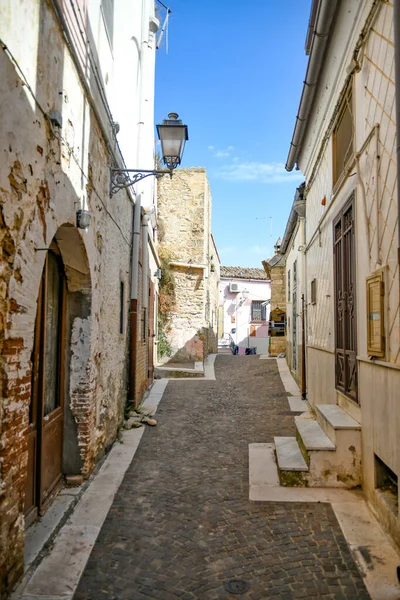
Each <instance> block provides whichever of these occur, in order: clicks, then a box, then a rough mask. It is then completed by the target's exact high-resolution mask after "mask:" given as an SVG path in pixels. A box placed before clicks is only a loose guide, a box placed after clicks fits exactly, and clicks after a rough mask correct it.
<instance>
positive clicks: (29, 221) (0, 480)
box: [0, 0, 132, 597]
mask: <svg viewBox="0 0 400 600" xmlns="http://www.w3.org/2000/svg"><path fill="white" fill-rule="evenodd" d="M29 1H30V0H26V2H24V3H23V6H22V4H21V3H11V2H9V3H8V6H9V8H10V15H11V13H12V19H13V20H12V22H13V23H18V22H21V18H22V12H23V11H28V12H29V10H30V8H31V9H32V10H31V12H32V14H33V13H35V14H36V12H37V11H36V8H37V6H38V4H37V2H35V1H34V0H32V2H31V4H29ZM26 14H28V13H26ZM39 28H40V31H39ZM40 32H41V33H40ZM30 33H31V34H32V39H33V37H35V39H36V40H38V43H39V46H38V48H37V52H36V50H35V56H36V54H37V55H38V63H37V65H36V62H35V61H34V63H35V68H36V66H37V67H38V68H40V77H39V76H38V74H39V71H38V72H36V71H35V70H34V68H33V67H32V65H33V63H32V62H31V57H30V53H29V50H27V47H26V45H25V39H24V35H25V33H24V31H23V28H22V29H21V28H16V29H15V30H13V31H12V32H11V33H10V30H7V27H5V28H4V34H5V35H6V36H7V40H6V41H7V45H8V47H9V48H10V51H11V52H13V54H14V55H15V56H16V58H17V59H18V62H19V64H20V67H21V69H22V71H23V72H24V74H25V75H26V77H27V78H28V80H29V83H30V84H31V87H32V89H34V90H35V94H36V96H37V98H39V99H40V102H41V106H42V107H45V109H46V110H47V108H48V107H54V108H57V109H59V110H60V112H62V115H63V125H62V127H61V128H60V129H58V128H53V130H52V128H51V127H50V126H49V122H48V120H47V119H46V117H45V116H44V115H43V114H42V112H41V110H40V109H39V107H38V105H37V104H35V101H34V100H33V98H32V96H31V95H30V94H29V90H28V88H27V86H25V85H24V84H23V82H22V79H21V77H20V73H19V72H18V71H17V70H16V67H15V65H14V64H13V62H12V60H11V59H10V57H9V56H8V55H7V53H6V51H5V50H4V49H3V48H2V49H0V70H1V72H2V86H3V87H2V94H3V102H2V104H1V106H0V112H1V111H3V112H2V114H0V152H1V155H2V161H1V163H0V351H1V354H0V596H1V597H3V595H4V594H5V593H6V592H8V591H9V590H10V589H11V587H12V586H13V584H14V583H15V582H16V581H17V579H18V577H19V576H20V574H21V572H22V569H23V545H24V487H25V481H26V476H27V431H28V419H29V403H30V397H31V387H30V386H31V363H30V359H31V353H32V347H33V338H34V328H35V318H36V310H37V298H38V290H39V287H40V281H41V277H42V272H43V265H44V263H45V258H46V251H45V249H46V248H48V247H49V246H50V243H51V242H52V240H53V239H55V240H56V242H57V244H58V246H59V249H60V253H61V256H62V260H63V263H64V269H65V274H66V279H67V307H68V310H67V312H68V316H67V325H68V332H67V344H66V345H67V349H66V351H67V354H68V356H67V362H69V364H72V367H71V368H68V369H66V398H65V403H66V407H67V409H68V410H69V411H70V415H69V416H70V420H71V423H72V424H73V426H74V428H75V430H76V429H77V431H78V434H77V436H76V434H75V440H74V443H75V445H76V452H77V456H78V459H79V464H80V472H81V473H82V474H83V475H85V476H87V475H88V474H89V473H90V471H91V470H92V468H93V465H94V464H95V462H96V460H97V458H98V457H99V456H100V455H101V454H102V453H103V452H104V449H105V448H106V447H107V446H108V445H110V444H111V443H112V442H113V440H114V439H115V436H116V433H117V430H118V427H119V426H120V424H121V421H122V417H123V405H124V403H125V400H126V381H127V341H128V336H127V331H125V332H124V333H123V334H120V332H119V326H118V324H119V310H118V309H117V310H116V307H118V306H119V283H120V281H121V280H122V281H124V282H125V283H126V287H127V288H128V287H129V271H130V240H131V234H132V232H131V226H132V204H131V202H130V200H129V199H128V198H127V197H126V195H124V193H123V192H122V193H120V194H119V197H118V201H116V200H115V199H113V200H112V201H111V200H110V198H109V172H108V165H109V164H110V157H109V154H108V150H107V147H106V145H105V142H104V140H103V138H102V134H101V132H100V130H99V128H98V126H97V124H96V120H95V117H94V115H93V113H91V111H90V107H89V105H88V103H87V100H86V99H85V96H84V92H83V89H82V87H81V84H80V82H79V78H78V76H77V73H76V71H75V67H74V65H73V63H72V60H71V57H70V56H69V53H68V52H66V51H65V50H66V48H65V42H64V38H63V35H62V32H61V30H60V29H59V27H58V24H57V23H56V21H55V17H54V14H53V12H52V11H51V9H50V3H47V2H42V3H41V11H40V22H38V21H34V22H32V30H31V31H30ZM2 37H3V35H2ZM49 40H51V42H52V43H51V44H50V45H49ZM49 48H50V50H49ZM63 77H65V79H63ZM63 81H68V98H67V97H66V94H60V90H62V89H63ZM10 107H11V108H10ZM5 117H6V118H5ZM83 118H84V121H83ZM59 138H62V139H59ZM82 140H85V143H84V144H83V147H82ZM77 157H78V158H77ZM78 159H79V160H78ZM83 202H84V203H85V207H87V208H88V209H89V211H90V213H91V218H92V221H91V225H90V227H89V228H88V230H87V231H85V232H81V231H78V230H77V228H76V222H75V221H76V216H75V215H76V210H77V209H78V208H83V205H82V204H83ZM115 207H117V208H115ZM110 215H111V216H112V219H111V218H110ZM60 232H62V235H59V234H60ZM72 233H73V234H74V235H73V236H72ZM57 235H59V237H58V238H57ZM75 309H76V310H75ZM74 310H75V312H74Z"/></svg>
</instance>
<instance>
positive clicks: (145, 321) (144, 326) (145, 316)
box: [142, 308, 147, 342]
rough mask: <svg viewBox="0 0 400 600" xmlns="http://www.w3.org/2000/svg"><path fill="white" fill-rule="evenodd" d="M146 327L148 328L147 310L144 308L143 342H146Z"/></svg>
mask: <svg viewBox="0 0 400 600" xmlns="http://www.w3.org/2000/svg"><path fill="white" fill-rule="evenodd" d="M146 327H147V308H144V309H143V312H142V342H145V341H146Z"/></svg>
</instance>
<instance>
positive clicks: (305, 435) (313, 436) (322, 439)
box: [294, 417, 336, 452]
mask: <svg viewBox="0 0 400 600" xmlns="http://www.w3.org/2000/svg"><path fill="white" fill-rule="evenodd" d="M294 420H295V424H296V428H297V431H298V434H299V436H300V438H301V441H302V443H303V445H304V448H305V449H306V450H307V451H311V450H327V451H330V452H332V451H335V450H336V447H335V444H332V442H331V440H330V439H329V437H328V436H327V435H326V433H325V432H324V430H323V429H322V427H321V426H320V424H319V423H317V421H315V420H314V419H302V418H301V417H295V419H294Z"/></svg>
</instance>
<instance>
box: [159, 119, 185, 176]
mask: <svg viewBox="0 0 400 600" xmlns="http://www.w3.org/2000/svg"><path fill="white" fill-rule="evenodd" d="M168 117H169V118H168V119H164V121H163V122H162V124H161V125H157V133H158V137H159V138H160V142H161V153H162V158H163V161H164V163H165V165H166V166H167V167H168V168H169V169H175V168H176V167H177V166H178V165H180V163H181V160H182V156H183V150H184V148H185V143H186V140H188V139H189V138H188V128H187V125H183V123H182V121H181V120H180V119H178V115H177V114H176V113H170V114H169V115H168Z"/></svg>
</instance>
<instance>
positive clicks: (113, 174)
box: [110, 113, 189, 196]
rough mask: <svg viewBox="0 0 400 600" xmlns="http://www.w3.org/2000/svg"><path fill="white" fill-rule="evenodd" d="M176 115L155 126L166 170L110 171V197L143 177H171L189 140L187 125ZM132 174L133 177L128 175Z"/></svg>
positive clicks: (170, 114)
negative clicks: (167, 175)
mask: <svg viewBox="0 0 400 600" xmlns="http://www.w3.org/2000/svg"><path fill="white" fill-rule="evenodd" d="M178 116H179V115H178V114H177V113H169V114H168V119H164V120H163V122H162V123H161V124H160V125H157V133H158V137H159V139H160V142H161V153H162V159H163V162H164V164H165V166H166V167H167V169H165V170H163V171H160V170H157V169H153V170H147V169H114V168H111V169H110V196H113V194H115V193H116V192H118V191H119V190H122V189H123V188H127V187H129V186H131V185H134V184H135V183H137V182H138V181H141V180H142V179H144V178H145V177H150V175H154V176H155V177H157V178H158V177H162V176H163V175H165V174H166V173H169V176H170V177H172V172H173V170H174V169H176V167H177V166H179V165H180V164H181V160H182V156H183V150H184V148H185V143H186V141H187V140H188V139H189V137H188V128H187V125H184V124H183V123H182V121H181V120H180V119H178ZM130 173H134V175H130Z"/></svg>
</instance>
